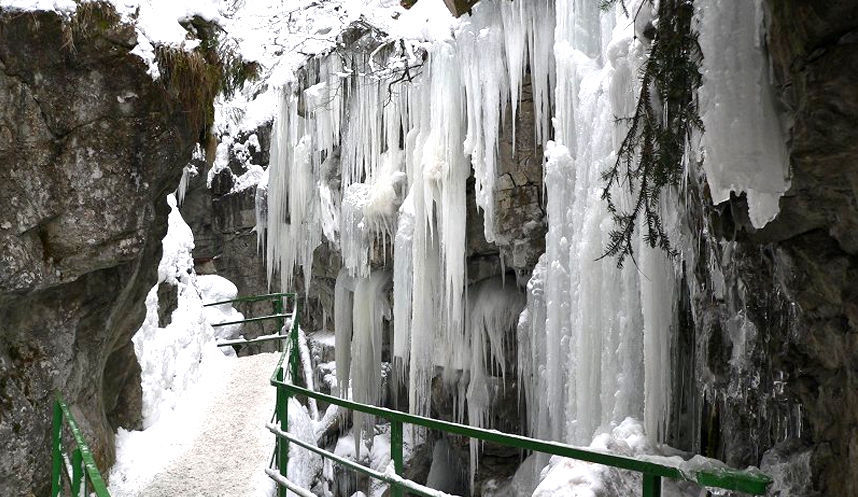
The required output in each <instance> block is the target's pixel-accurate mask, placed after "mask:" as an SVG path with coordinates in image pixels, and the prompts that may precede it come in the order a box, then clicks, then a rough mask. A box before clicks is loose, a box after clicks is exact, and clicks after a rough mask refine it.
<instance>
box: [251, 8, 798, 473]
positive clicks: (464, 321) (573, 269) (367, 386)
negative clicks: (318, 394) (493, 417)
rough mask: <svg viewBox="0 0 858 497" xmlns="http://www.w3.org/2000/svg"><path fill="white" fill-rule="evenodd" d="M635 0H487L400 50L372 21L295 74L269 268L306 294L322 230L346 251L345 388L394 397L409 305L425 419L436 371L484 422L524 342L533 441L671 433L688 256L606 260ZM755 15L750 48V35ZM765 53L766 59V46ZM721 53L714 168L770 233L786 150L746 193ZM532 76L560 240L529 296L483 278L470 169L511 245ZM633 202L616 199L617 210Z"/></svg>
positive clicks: (405, 353) (638, 53)
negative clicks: (511, 168) (474, 256)
mask: <svg viewBox="0 0 858 497" xmlns="http://www.w3.org/2000/svg"><path fill="white" fill-rule="evenodd" d="M717 3H719V2H718V1H717V0H708V1H704V2H701V4H702V5H703V7H701V13H700V16H701V18H702V19H704V23H703V25H702V26H703V27H704V28H706V29H710V31H709V32H707V33H702V34H701V43H702V45H703V48H704V50H706V51H707V54H708V53H709V51H711V52H718V51H719V48H718V42H717V41H715V40H714V38H713V37H718V36H723V35H722V34H718V33H720V32H721V31H720V30H723V29H726V28H725V26H726V25H728V24H735V23H729V22H726V21H724V20H723V19H720V18H718V17H717V16H716V15H715V14H714V13H713V12H710V10H713V9H711V8H710V4H717ZM625 4H626V8H627V9H628V12H631V13H637V14H636V18H635V19H630V18H629V17H627V15H626V14H625V12H626V10H624V9H623V8H621V7H619V6H616V7H614V8H612V9H611V10H609V11H602V10H600V9H599V8H598V2H596V1H595V0H531V1H516V2H508V1H491V0H483V1H482V2H480V3H479V4H478V5H476V6H475V7H474V8H473V14H472V15H471V16H465V17H463V18H461V19H459V20H456V21H453V20H451V21H450V22H451V24H450V30H449V32H448V33H445V32H444V30H440V32H441V33H442V34H441V35H438V32H439V30H435V31H433V33H434V35H432V36H429V35H428V34H427V33H428V29H424V30H415V32H414V34H413V37H412V38H409V37H407V36H406V37H404V38H401V39H396V40H393V42H391V39H390V38H386V37H385V36H384V34H382V33H378V32H374V31H372V30H367V31H365V32H362V33H360V34H359V38H360V40H362V41H361V42H360V44H358V43H356V45H360V46H362V47H363V49H364V51H363V52H361V51H360V50H352V49H351V48H348V47H347V48H346V49H343V48H339V49H336V50H334V51H332V52H329V53H325V54H321V55H318V56H315V57H313V58H311V59H308V61H307V62H306V64H305V67H304V68H303V69H302V71H303V72H301V73H300V74H299V76H298V77H297V78H296V79H295V80H294V81H291V82H289V83H288V84H286V85H284V87H283V90H282V94H281V99H280V109H279V116H278V118H277V120H276V122H275V127H274V135H275V137H276V138H275V139H273V140H272V157H271V166H270V168H269V170H268V172H267V174H268V183H267V188H268V194H267V195H268V204H267V211H266V212H267V215H266V216H265V218H264V219H263V220H261V221H260V222H261V223H264V225H265V226H264V228H265V229H264V230H260V231H265V232H266V238H265V241H266V253H267V262H268V267H269V272H270V273H269V274H270V275H273V273H274V272H275V271H278V270H279V272H280V274H281V282H282V286H283V288H289V287H290V286H291V283H292V273H293V270H294V269H296V268H300V269H301V270H302V271H303V274H304V278H305V288H307V289H309V286H310V285H309V280H310V278H311V274H312V271H311V267H312V264H313V252H314V250H315V249H316V248H317V247H318V246H319V245H320V244H321V243H323V242H325V243H328V244H329V245H330V246H331V247H334V248H338V249H339V250H340V251H341V252H342V259H343V269H342V271H341V273H340V275H339V277H338V278H337V283H336V291H335V294H336V295H335V311H334V315H335V324H336V363H337V375H338V385H339V388H340V392H339V394H340V395H343V396H347V395H350V396H351V397H352V398H354V399H355V400H358V401H360V402H367V403H376V402H379V401H380V400H381V397H382V392H381V373H380V363H381V360H382V355H381V354H382V343H383V340H382V338H383V333H384V330H385V327H384V326H383V321H384V320H390V319H391V317H392V318H393V325H392V327H391V328H392V332H391V337H390V343H391V348H390V353H391V354H390V355H391V363H392V364H393V368H394V371H393V374H392V380H393V381H392V383H393V384H396V385H407V390H408V397H409V398H408V401H409V409H410V411H411V412H412V413H416V414H420V415H427V416H428V415H429V414H430V412H431V407H432V405H431V402H432V381H433V378H436V376H440V377H441V378H442V379H443V380H444V381H445V383H447V384H449V385H453V386H454V387H455V388H453V389H452V390H451V391H456V392H459V394H458V395H459V398H457V399H456V400H457V405H458V408H457V409H458V410H457V416H458V417H460V418H461V419H465V415H466V414H467V418H468V421H469V422H470V423H471V424H474V425H476V426H487V424H488V423H489V419H490V416H489V411H490V409H491V405H492V393H491V391H492V389H494V388H495V386H496V384H495V383H493V381H494V378H497V377H500V378H503V377H504V376H505V375H507V374H510V373H511V372H510V371H507V370H506V364H507V359H508V358H510V357H509V354H510V353H511V351H512V350H517V356H516V357H517V361H516V362H517V370H516V371H513V372H512V373H514V374H515V375H516V376H517V377H518V381H519V382H520V385H521V390H522V392H521V395H522V397H523V398H524V400H525V402H524V404H525V405H526V409H527V415H526V419H527V422H528V426H527V427H526V429H527V432H528V434H529V435H531V436H534V437H538V438H544V439H551V440H558V441H565V442H569V443H574V444H581V445H587V444H589V443H590V442H591V441H592V440H593V439H594V436H596V435H598V434H605V433H610V432H611V430H614V429H617V428H618V426H620V424H621V423H622V422H623V420H625V419H626V418H628V417H632V418H636V419H638V420H641V421H642V425H643V427H644V428H645V432H646V436H647V438H648V444H650V445H651V446H653V447H656V446H657V445H658V444H659V443H662V442H663V441H664V435H665V430H666V426H667V424H668V422H669V419H668V416H669V412H670V410H669V406H670V402H671V381H670V378H671V370H670V365H671V356H670V354H671V349H672V340H673V337H674V333H673V332H674V330H675V328H676V326H677V325H676V309H675V302H676V301H677V298H676V295H675V293H676V292H677V290H676V287H677V275H676V268H675V264H674V261H673V260H671V259H670V258H669V257H667V256H666V255H665V254H664V253H662V252H660V251H654V250H651V249H649V248H648V247H647V246H646V244H645V243H644V242H643V241H639V242H637V243H638V246H637V250H636V254H637V258H636V260H635V263H634V264H627V265H626V266H625V267H623V268H621V269H618V268H617V267H616V266H615V264H614V261H612V260H608V259H600V256H601V255H602V254H603V253H604V250H605V247H606V245H607V244H608V241H609V233H610V231H611V229H612V228H613V220H612V218H611V216H610V215H609V213H608V212H607V210H606V207H605V205H604V202H603V201H602V200H601V198H600V197H601V193H602V189H603V188H604V180H603V179H602V173H603V171H605V170H606V169H607V168H608V167H609V166H610V165H612V164H613V163H615V162H616V160H617V150H618V147H619V145H620V143H621V142H622V140H623V138H624V136H625V134H626V131H627V128H626V127H625V126H626V125H625V124H624V122H623V121H622V120H618V118H621V117H628V116H630V115H631V114H632V113H633V112H634V109H635V106H636V102H637V100H636V99H637V95H638V94H639V90H640V88H639V87H638V84H639V81H638V77H637V75H638V74H639V71H640V68H641V66H642V64H643V63H644V62H645V61H646V57H647V52H648V48H649V47H648V43H649V41H648V40H647V39H646V37H644V36H643V33H644V32H645V29H646V25H647V23H649V22H651V21H652V19H653V18H654V16H655V14H656V12H655V11H654V7H652V6H651V4H650V3H648V2H645V1H643V0H627V1H626V2H625ZM748 8H749V9H752V7H748ZM746 17H748V18H751V17H753V16H751V15H748V16H746ZM749 22H750V21H749ZM739 28H741V33H739V34H741V35H742V39H743V40H745V42H747V43H750V44H753V43H754V39H755V38H754V37H753V36H752V35H753V29H752V28H748V27H747V26H744V25H743V27H737V28H736V29H739ZM749 29H750V31H749ZM367 47H370V48H369V49H367ZM370 50H371V53H368V51H370ZM748 50H749V52H748V53H746V55H747V56H748V57H747V63H748V64H749V65H754V64H756V63H757V62H758V60H757V59H758V57H757V55H755V54H756V52H753V50H754V47H750V48H749V49H748ZM707 56H708V55H707ZM743 60H744V59H743ZM725 63H726V62H724V61H721V60H720V59H718V58H717V57H713V62H712V63H711V64H709V65H705V66H704V69H705V70H707V71H710V72H711V77H710V79H707V80H706V81H707V82H706V96H707V98H708V99H709V101H710V102H712V103H711V105H710V106H709V107H706V108H705V109H704V110H707V109H708V110H707V111H706V114H705V115H704V120H705V121H706V127H707V129H709V128H711V129H713V130H715V131H714V133H713V135H711V136H709V137H708V138H707V137H706V135H704V139H703V147H704V148H706V150H707V154H708V156H707V160H709V159H710V158H711V160H712V166H711V167H713V168H715V169H707V173H708V175H709V182H710V185H712V190H713V192H715V193H717V192H721V194H728V193H729V191H730V190H731V189H732V190H740V189H745V190H747V191H748V192H749V194H750V195H751V200H752V201H751V205H752V213H751V214H752V219H753V220H754V224H755V225H756V224H758V223H764V222H766V221H767V220H768V219H770V218H771V216H772V215H774V213H776V200H777V196H778V195H780V193H781V192H782V191H783V190H784V189H785V186H784V183H783V181H781V183H778V181H776V180H783V174H782V169H778V168H779V167H781V166H782V164H774V165H771V167H770V168H767V169H766V172H765V173H764V176H765V177H762V176H761V177H754V178H747V181H744V182H743V184H742V185H732V184H727V183H725V182H724V181H723V179H724V177H725V173H729V171H728V170H727V169H725V168H727V167H728V166H724V165H723V164H727V163H730V162H731V160H732V157H720V156H718V155H717V154H716V153H715V152H714V150H715V149H716V147H712V146H711V145H712V143H713V142H714V141H719V140H723V139H729V138H725V136H728V135H729V133H728V131H729V129H728V128H729V126H727V127H726V128H725V126H726V125H725V123H724V122H723V119H724V118H723V117H719V114H718V112H719V110H718V102H719V101H721V100H719V98H721V97H723V96H724V95H725V94H726V93H730V91H729V89H726V88H724V87H723V85H720V84H718V83H717V82H715V81H714V78H717V74H718V71H720V70H722V69H721V66H722V65H723V64H725ZM755 67H756V66H755ZM406 72H407V74H408V77H407V78H405V77H404V74H406ZM746 72H747V74H745V75H744V76H742V77H745V78H746V81H744V83H743V84H745V83H746V84H748V85H751V86H753V87H754V88H761V86H760V85H761V83H760V82H761V81H762V76H761V75H760V74H758V73H756V72H753V71H746ZM524 78H530V80H531V83H532V88H533V98H534V114H535V115H534V121H535V126H534V133H535V135H536V136H535V138H536V140H537V142H538V143H540V144H542V145H544V150H545V157H544V171H545V172H544V174H545V185H546V186H545V188H546V199H547V200H546V205H545V210H546V215H547V221H548V233H547V235H546V251H545V253H544V254H543V255H542V257H541V258H540V261H539V263H538V265H537V266H536V268H535V269H534V271H533V274H532V277H531V278H530V281H529V282H528V284H527V289H526V291H522V290H521V289H519V288H518V287H516V285H515V284H514V283H513V282H512V281H506V284H504V282H503V281H502V280H500V281H496V280H489V281H484V282H479V283H477V284H474V285H471V286H469V285H468V274H467V265H466V236H467V233H466V229H465V219H466V214H467V213H466V182H467V181H468V179H469V177H470V176H471V175H473V178H474V183H475V187H474V189H475V198H476V204H477V206H478V208H480V209H481V210H482V212H483V216H484V226H483V232H484V235H485V239H486V240H487V241H489V242H493V241H495V242H498V243H501V242H503V241H504V239H503V233H499V232H498V230H497V229H496V228H497V225H496V216H495V214H496V212H495V208H496V202H495V198H494V196H495V193H496V190H495V188H496V187H495V181H496V179H497V178H498V174H499V173H498V161H499V160H500V159H499V145H498V143H499V139H500V137H501V131H502V128H503V123H504V116H505V115H506V114H507V113H511V114H512V115H513V116H514V115H515V113H516V112H518V107H519V99H520V96H521V87H522V81H523V79H524ZM760 91H762V90H760ZM767 95H768V94H764V95H762V98H767ZM725 98H726V97H725ZM727 102H728V103H729V104H730V105H744V104H743V103H742V102H740V101H732V100H729V99H728V100H727ZM766 109H768V107H766ZM769 110H771V109H769ZM766 112H768V110H767V111H766ZM765 117H766V116H762V118H765ZM512 122H513V123H514V122H515V119H513V120H512ZM760 122H762V121H760ZM758 124H759V123H758ZM760 126H762V124H760ZM764 131H765V132H764V133H763V135H764V137H765V138H766V140H765V142H764V143H762V144H760V145H759V146H760V147H768V146H771V147H773V148H777V142H778V136H779V135H776V133H775V132H776V130H773V129H771V127H769V128H766V129H765V130H764ZM746 136H751V135H750V134H749V135H746ZM737 153H746V154H747V155H749V156H751V157H758V156H771V155H772V154H770V153H768V152H765V151H760V150H756V149H754V150H749V151H746V152H741V151H739V152H737ZM775 155H777V154H775ZM719 171H720V172H719ZM761 174H763V173H761ZM727 176H730V175H727ZM770 180H771V181H770ZM725 192H726V193H725ZM625 195H626V193H625V192H623V191H620V190H619V189H618V190H617V191H616V192H615V194H614V198H615V199H616V201H617V202H618V204H619V205H620V206H621V207H622V206H623V203H624V202H628V200H627V199H625V198H624V196H625ZM713 195H714V193H713ZM719 195H720V194H719ZM667 197H669V195H668V194H665V196H663V198H662V200H663V202H664V203H665V205H667V202H668V201H669V199H667ZM719 198H720V197H719ZM772 199H774V202H775V203H774V207H773V205H772V202H771V201H772ZM263 211H264V209H263ZM668 211H670V212H668ZM675 211H676V209H675V208H674V207H671V208H669V209H665V215H664V219H665V220H666V228H667V229H668V230H669V231H671V235H672V236H676V237H681V236H682V234H681V233H680V232H679V231H678V230H679V228H678V224H679V223H678V220H677V219H676V218H677V215H676V214H675V213H674V212H675ZM640 231H641V230H640V229H638V230H637V232H640ZM260 235H261V234H260ZM323 237H324V238H323ZM390 257H392V258H393V260H392V261H390V260H389V258H390ZM391 270H392V271H391ZM391 295H392V306H391V303H390V299H391ZM525 304H526V305H525ZM522 309H523V312H521V314H520V316H519V315H518V314H519V311H522ZM512 310H515V312H514V313H512V314H511V313H510V312H511V311H512ZM507 334H508V336H507ZM507 340H514V341H515V343H514V344H513V346H509V344H507V343H506V341H507ZM465 406H467V407H465ZM355 424H356V426H357V430H358V433H359V432H360V430H361V429H363V430H368V429H369V427H370V425H369V424H367V423H365V422H364V420H362V419H360V418H359V417H358V416H356V419H355ZM360 439H361V436H360V435H359V434H358V435H357V436H356V437H355V444H356V448H355V450H356V451H357V450H358V446H359V445H360V443H361V442H360ZM476 453H477V450H476V447H475V446H474V447H472V458H475V457H476ZM472 462H474V463H475V459H472ZM544 463H545V461H543V463H542V464H537V466H538V467H537V468H536V470H537V471H538V470H539V468H540V467H541V466H544ZM473 470H474V468H472V471H473ZM472 477H473V473H472Z"/></svg>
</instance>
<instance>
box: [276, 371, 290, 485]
mask: <svg viewBox="0 0 858 497" xmlns="http://www.w3.org/2000/svg"><path fill="white" fill-rule="evenodd" d="M277 381H283V368H282V367H280V368H278V369H277ZM277 418H278V419H279V421H280V429H281V430H283V431H289V394H288V393H287V392H286V391H284V390H283V388H281V387H280V386H278V387H277ZM277 466H278V468H277V469H278V470H279V471H280V475H281V476H282V477H283V478H288V475H287V468H288V466H289V441H287V440H286V439H285V438H281V437H277ZM286 494H287V490H286V488H284V487H282V486H280V485H278V486H277V495H278V497H286Z"/></svg>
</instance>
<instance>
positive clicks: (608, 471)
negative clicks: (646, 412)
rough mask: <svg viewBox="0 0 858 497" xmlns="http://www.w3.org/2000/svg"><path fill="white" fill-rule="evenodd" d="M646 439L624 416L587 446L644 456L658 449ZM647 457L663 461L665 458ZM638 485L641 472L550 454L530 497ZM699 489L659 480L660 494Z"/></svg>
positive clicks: (632, 490) (587, 496)
mask: <svg viewBox="0 0 858 497" xmlns="http://www.w3.org/2000/svg"><path fill="white" fill-rule="evenodd" d="M647 438H648V437H647V435H646V434H645V433H644V428H643V426H642V425H641V424H640V423H639V422H638V421H636V420H634V419H632V418H626V419H624V420H623V421H622V422H620V423H619V424H618V425H616V426H615V427H613V428H612V429H611V430H610V431H608V432H605V433H601V434H599V435H598V436H596V437H595V439H594V440H593V442H592V443H591V444H590V445H589V448H590V449H592V450H596V451H601V452H610V453H613V454H619V455H624V456H637V457H646V454H651V453H653V452H657V449H656V448H655V447H652V446H650V445H649V443H648V441H647ZM650 459H652V460H653V461H654V462H655V461H656V460H657V461H659V462H663V461H665V459H666V458H664V457H660V458H654V457H651V458H650ZM707 461H711V460H707ZM641 487H642V478H641V475H640V473H636V472H632V471H625V470H620V469H616V468H612V467H610V466H604V465H601V464H592V463H587V462H583V461H577V460H574V459H567V458H563V457H559V456H553V457H552V458H551V461H550V463H549V465H548V466H547V467H545V468H544V469H543V470H542V474H541V476H540V482H539V485H538V486H537V487H536V490H535V491H534V492H533V497H547V496H551V497H566V496H568V497H596V496H600V495H640V489H641ZM699 492H700V488H699V487H697V486H694V485H692V484H688V483H685V482H676V481H673V480H670V479H664V480H663V481H662V495H664V496H665V497H679V496H682V495H698V494H699Z"/></svg>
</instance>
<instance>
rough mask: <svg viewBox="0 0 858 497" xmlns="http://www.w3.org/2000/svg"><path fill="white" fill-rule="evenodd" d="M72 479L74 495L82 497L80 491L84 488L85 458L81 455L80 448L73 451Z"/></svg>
mask: <svg viewBox="0 0 858 497" xmlns="http://www.w3.org/2000/svg"><path fill="white" fill-rule="evenodd" d="M71 464H72V477H71V491H72V495H74V496H75V497H79V496H80V495H81V493H80V489H81V488H82V487H84V486H85V485H84V484H83V481H82V480H83V479H84V476H83V457H82V456H81V454H80V447H75V448H74V450H73V451H72V460H71Z"/></svg>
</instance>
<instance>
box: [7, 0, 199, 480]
mask: <svg viewBox="0 0 858 497" xmlns="http://www.w3.org/2000/svg"><path fill="white" fill-rule="evenodd" d="M90 5H95V8H92V9H84V8H82V9H81V11H79V12H78V14H77V15H76V16H74V17H72V18H71V19H70V20H69V19H66V20H63V19H62V18H61V17H60V16H59V15H57V14H54V13H45V12H34V13H20V12H3V11H0V163H2V164H3V167H2V168H0V184H2V185H3V188H2V193H0V247H2V251H0V440H3V450H2V451H0V494H2V495H9V496H19V495H21V496H23V495H47V493H48V488H49V485H50V482H49V479H50V477H49V475H50V452H49V451H50V426H51V407H52V400H53V398H54V397H53V392H54V391H55V390H58V391H60V392H61V393H62V394H63V396H64V397H65V399H66V401H67V402H68V403H69V405H70V406H71V407H72V412H73V413H74V415H75V416H76V418H77V421H78V422H79V424H80V425H81V428H82V429H83V432H84V435H85V436H86V438H87V439H88V441H89V442H90V444H91V447H92V449H93V451H94V454H95V458H96V461H97V462H98V463H99V465H100V467H101V468H102V469H104V468H106V467H108V465H109V464H110V463H111V462H112V460H113V457H114V453H113V451H114V448H113V434H114V432H115V430H116V428H117V427H119V426H124V427H134V426H136V425H137V424H138V423H139V418H140V383H139V366H138V364H137V361H136V359H135V356H134V351H133V347H132V344H131V340H130V339H131V336H132V335H133V334H134V332H135V331H136V330H137V328H138V327H139V325H140V323H141V322H142V319H143V314H144V310H145V309H144V306H143V304H142V303H143V301H144V298H145V295H146V293H147V292H148V290H149V289H150V288H151V287H152V285H153V284H154V283H155V282H156V279H157V274H156V270H155V268H156V267H157V263H158V260H159V259H160V252H161V246H160V240H161V238H162V237H163V235H164V233H165V232H166V215H167V212H168V208H167V204H166V201H165V197H166V195H167V194H168V193H169V192H170V191H172V190H174V189H175V188H176V185H177V184H178V181H179V177H180V176H181V172H182V167H183V166H184V164H185V163H186V162H187V160H188V158H189V157H190V153H191V150H192V147H193V145H194V143H195V142H196V140H197V139H198V137H199V136H200V134H201V132H202V130H201V129H195V128H194V127H193V126H192V125H191V124H190V123H189V117H188V116H190V115H193V112H189V111H190V110H191V109H188V108H187V105H186V104H182V103H181V102H179V101H177V100H176V98H174V96H172V95H171V93H170V92H169V91H167V90H166V89H165V88H164V86H163V85H162V84H160V83H156V82H153V81H152V79H151V78H150V77H149V76H148V74H147V73H146V67H145V65H144V64H143V62H142V60H141V59H140V58H139V57H137V56H136V55H131V54H130V53H129V52H130V50H131V49H132V48H133V47H134V45H135V44H136V41H135V32H134V28H133V27H130V26H125V25H121V24H119V23H118V19H117V18H116V16H115V14H113V13H112V11H109V10H106V9H101V8H98V5H96V4H90Z"/></svg>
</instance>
